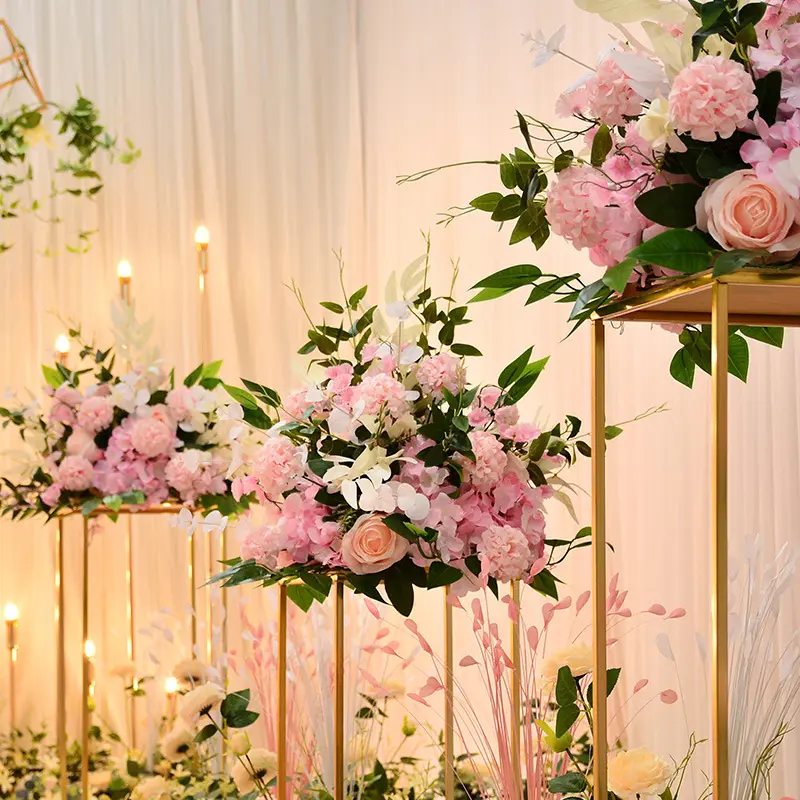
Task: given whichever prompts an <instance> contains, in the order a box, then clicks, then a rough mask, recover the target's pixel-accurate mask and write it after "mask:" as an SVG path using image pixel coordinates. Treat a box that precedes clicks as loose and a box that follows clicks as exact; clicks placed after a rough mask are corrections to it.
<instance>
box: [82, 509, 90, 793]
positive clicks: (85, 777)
mask: <svg viewBox="0 0 800 800" xmlns="http://www.w3.org/2000/svg"><path fill="white" fill-rule="evenodd" d="M81 580H82V585H83V604H82V605H83V625H82V628H81V633H82V635H81V652H82V659H81V663H82V666H83V669H82V681H81V787H82V789H83V797H87V798H88V797H90V796H91V794H90V787H89V697H90V691H89V689H90V684H91V676H90V674H89V658H88V656H87V654H86V653H85V652H84V648H85V646H86V642H87V640H88V639H89V518H88V517H84V518H83V573H82V578H81Z"/></svg>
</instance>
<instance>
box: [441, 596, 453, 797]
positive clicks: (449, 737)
mask: <svg viewBox="0 0 800 800" xmlns="http://www.w3.org/2000/svg"><path fill="white" fill-rule="evenodd" d="M449 594H450V587H449V586H445V587H444V797H445V800H453V798H454V797H455V795H456V773H455V740H454V735H453V734H454V729H455V718H454V715H453V673H454V670H455V663H454V660H453V607H452V606H451V605H450V603H448V602H447V598H448V596H449Z"/></svg>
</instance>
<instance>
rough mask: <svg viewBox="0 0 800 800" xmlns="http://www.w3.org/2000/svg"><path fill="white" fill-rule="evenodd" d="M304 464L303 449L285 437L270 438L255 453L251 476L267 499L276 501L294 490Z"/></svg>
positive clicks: (304, 454)
mask: <svg viewBox="0 0 800 800" xmlns="http://www.w3.org/2000/svg"><path fill="white" fill-rule="evenodd" d="M305 463H306V453H305V449H304V448H302V447H298V446H297V445H295V444H293V443H292V441H291V440H290V439H288V438H286V437H285V436H271V437H270V438H269V439H267V441H266V442H265V443H264V445H263V446H262V447H261V449H260V450H259V451H258V453H256V455H255V458H254V459H253V463H252V467H251V475H252V478H253V479H254V480H255V482H256V485H257V487H258V489H260V490H261V492H263V494H264V496H265V497H266V498H267V499H269V500H277V499H278V498H279V497H280V496H281V495H282V494H283V493H284V492H288V491H289V489H292V488H294V486H295V484H296V482H297V479H298V478H299V477H300V476H301V475H302V474H303V470H304V469H305Z"/></svg>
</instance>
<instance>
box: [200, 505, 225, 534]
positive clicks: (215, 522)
mask: <svg viewBox="0 0 800 800" xmlns="http://www.w3.org/2000/svg"><path fill="white" fill-rule="evenodd" d="M198 527H199V528H200V529H201V530H203V531H204V532H205V533H215V534H219V533H222V532H223V531H224V530H225V528H227V527H228V518H227V517H223V516H222V513H221V512H220V511H217V510H216V509H215V510H214V511H211V512H210V513H209V514H207V515H206V516H205V517H204V518H203V519H201V520H200V522H199V523H198Z"/></svg>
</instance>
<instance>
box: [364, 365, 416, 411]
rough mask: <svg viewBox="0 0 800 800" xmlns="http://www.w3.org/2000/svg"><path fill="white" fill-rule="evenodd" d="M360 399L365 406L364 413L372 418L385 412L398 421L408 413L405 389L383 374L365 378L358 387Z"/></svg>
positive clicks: (398, 382) (396, 381)
mask: <svg viewBox="0 0 800 800" xmlns="http://www.w3.org/2000/svg"><path fill="white" fill-rule="evenodd" d="M358 399H359V400H361V402H362V403H363V404H364V413H365V414H369V415H372V416H376V415H377V414H378V413H379V412H380V411H382V410H384V411H386V413H388V414H389V415H390V416H392V417H394V418H395V419H397V418H399V417H402V416H403V414H405V413H406V411H408V400H406V389H405V387H404V386H403V384H402V383H400V381H398V380H397V379H396V378H393V377H392V376H391V375H388V374H386V373H383V372H381V373H379V374H377V375H368V376H367V377H366V378H364V380H363V381H362V382H361V383H360V384H359V386H358Z"/></svg>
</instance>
